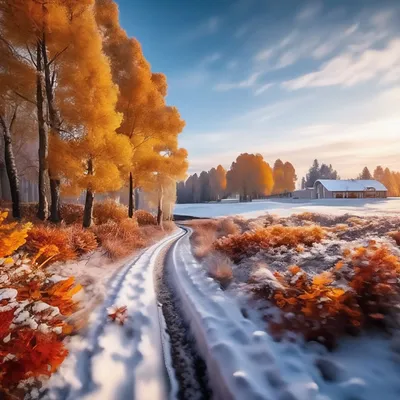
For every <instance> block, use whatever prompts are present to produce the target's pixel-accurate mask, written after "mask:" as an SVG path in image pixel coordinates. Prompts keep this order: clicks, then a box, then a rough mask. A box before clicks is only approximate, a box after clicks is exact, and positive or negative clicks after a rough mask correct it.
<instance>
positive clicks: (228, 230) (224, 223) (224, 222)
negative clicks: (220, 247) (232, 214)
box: [218, 218, 242, 236]
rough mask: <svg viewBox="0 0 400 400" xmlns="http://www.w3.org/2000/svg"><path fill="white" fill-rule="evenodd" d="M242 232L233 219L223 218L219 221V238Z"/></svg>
mask: <svg viewBox="0 0 400 400" xmlns="http://www.w3.org/2000/svg"><path fill="white" fill-rule="evenodd" d="M241 231H242V230H241V229H240V227H239V225H237V224H236V223H235V222H234V221H233V219H232V218H223V219H221V220H220V221H219V227H218V236H229V235H237V234H239V233H240V232H241Z"/></svg>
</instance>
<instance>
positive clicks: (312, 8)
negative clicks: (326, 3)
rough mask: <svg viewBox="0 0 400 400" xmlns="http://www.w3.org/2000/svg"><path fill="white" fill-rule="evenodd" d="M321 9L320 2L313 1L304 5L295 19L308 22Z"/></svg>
mask: <svg viewBox="0 0 400 400" xmlns="http://www.w3.org/2000/svg"><path fill="white" fill-rule="evenodd" d="M321 11H322V3H321V2H320V1H313V2H310V3H308V4H306V5H305V7H303V8H302V9H301V10H300V11H299V12H298V13H297V15H296V18H295V19H296V20H297V21H300V22H309V21H310V20H311V19H313V18H315V17H316V16H317V15H318V14H319V13H320V12H321Z"/></svg>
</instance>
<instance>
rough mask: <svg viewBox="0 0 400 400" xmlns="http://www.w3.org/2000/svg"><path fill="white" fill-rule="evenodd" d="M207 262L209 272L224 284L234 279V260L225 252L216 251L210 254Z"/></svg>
mask: <svg viewBox="0 0 400 400" xmlns="http://www.w3.org/2000/svg"><path fill="white" fill-rule="evenodd" d="M205 264H206V265H207V269H208V274H209V275H210V276H211V277H212V278H214V279H215V280H217V281H219V282H220V283H221V285H222V286H226V285H227V284H228V283H229V282H230V281H231V280H232V277H233V273H232V261H231V260H230V259H229V258H228V257H227V256H225V255H224V254H221V253H217V252H214V253H212V254H210V255H208V257H207V258H206V260H205Z"/></svg>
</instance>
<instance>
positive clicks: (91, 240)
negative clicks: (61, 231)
mask: <svg viewBox="0 0 400 400" xmlns="http://www.w3.org/2000/svg"><path fill="white" fill-rule="evenodd" d="M68 231H69V238H70V243H71V247H72V249H73V251H74V252H75V253H76V254H77V255H78V256H81V255H83V254H86V253H90V252H92V251H94V250H96V249H97V247H98V243H97V239H96V235H95V234H94V233H93V232H92V231H90V230H88V229H83V228H82V227H81V226H80V225H74V226H71V227H70V228H69V229H68Z"/></svg>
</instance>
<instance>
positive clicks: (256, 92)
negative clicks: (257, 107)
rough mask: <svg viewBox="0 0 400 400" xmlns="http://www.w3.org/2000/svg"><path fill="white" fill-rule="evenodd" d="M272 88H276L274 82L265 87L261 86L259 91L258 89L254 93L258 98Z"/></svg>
mask: <svg viewBox="0 0 400 400" xmlns="http://www.w3.org/2000/svg"><path fill="white" fill-rule="evenodd" d="M271 86H274V84H273V83H272V82H270V83H266V84H265V85H262V86H260V87H259V88H258V89H256V91H255V92H254V94H255V95H256V96H259V95H260V94H262V93H264V92H265V91H267V90H268V89H269V88H270V87H271Z"/></svg>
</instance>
